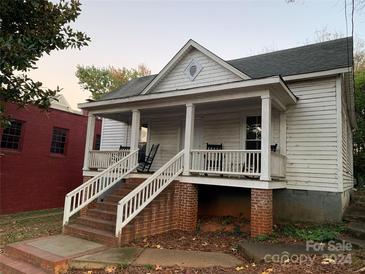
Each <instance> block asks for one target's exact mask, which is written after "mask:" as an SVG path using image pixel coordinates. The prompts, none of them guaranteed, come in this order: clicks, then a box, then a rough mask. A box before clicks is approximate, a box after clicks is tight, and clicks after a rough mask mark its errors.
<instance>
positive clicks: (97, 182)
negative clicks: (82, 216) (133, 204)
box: [63, 150, 138, 225]
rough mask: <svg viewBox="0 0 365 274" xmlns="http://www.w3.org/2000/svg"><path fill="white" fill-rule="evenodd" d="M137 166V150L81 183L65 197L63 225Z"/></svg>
mask: <svg viewBox="0 0 365 274" xmlns="http://www.w3.org/2000/svg"><path fill="white" fill-rule="evenodd" d="M137 166H138V150H135V151H133V152H132V153H130V154H128V155H127V156H126V157H124V158H123V159H121V160H119V161H117V162H116V163H115V164H113V165H112V166H110V167H108V168H107V169H106V170H104V171H103V172H101V173H99V174H98V175H97V176H95V177H93V178H91V179H90V180H89V181H87V182H85V183H83V184H82V185H81V186H79V187H78V188H76V189H74V190H72V191H71V192H69V193H68V194H67V195H66V198H65V208H64V213H63V225H65V224H66V223H67V222H68V220H69V218H70V217H71V216H72V215H73V214H75V213H76V212H78V211H79V210H80V209H81V208H83V207H85V206H86V205H88V204H89V203H90V202H92V201H93V200H95V199H96V198H97V197H99V196H100V195H101V194H102V193H104V192H105V191H107V190H108V189H109V188H111V187H112V186H113V185H115V184H116V183H117V182H119V181H120V180H121V179H122V178H123V177H125V176H126V175H127V174H129V173H130V172H131V171H133V170H134V169H135V168H137Z"/></svg>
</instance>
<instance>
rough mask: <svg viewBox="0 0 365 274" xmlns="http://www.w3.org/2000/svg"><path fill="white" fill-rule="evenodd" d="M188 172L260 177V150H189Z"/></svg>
mask: <svg viewBox="0 0 365 274" xmlns="http://www.w3.org/2000/svg"><path fill="white" fill-rule="evenodd" d="M190 153H191V168H190V172H198V173H213V174H227V175H250V176H260V173H261V161H260V159H261V151H260V150H202V149H193V150H191V152H190Z"/></svg>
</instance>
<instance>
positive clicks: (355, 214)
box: [343, 206, 365, 222]
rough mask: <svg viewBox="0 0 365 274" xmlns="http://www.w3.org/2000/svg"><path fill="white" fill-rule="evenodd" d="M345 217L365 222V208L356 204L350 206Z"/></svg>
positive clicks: (346, 219) (345, 218) (349, 219)
mask: <svg viewBox="0 0 365 274" xmlns="http://www.w3.org/2000/svg"><path fill="white" fill-rule="evenodd" d="M343 219H344V220H345V221H349V222H351V221H358V222H365V208H363V207H355V206H351V207H348V208H347V209H346V211H345V214H344V216H343Z"/></svg>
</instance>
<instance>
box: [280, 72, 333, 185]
mask: <svg viewBox="0 0 365 274" xmlns="http://www.w3.org/2000/svg"><path fill="white" fill-rule="evenodd" d="M289 87H290V89H291V90H292V92H293V93H294V94H295V95H296V96H297V97H298V98H299V100H298V102H297V104H296V105H294V106H292V107H290V108H289V109H288V111H287V173H286V174H287V175H286V178H287V180H288V188H293V189H306V190H323V191H338V188H339V185H338V175H337V174H338V172H337V120H336V79H335V78H333V79H326V80H317V81H306V82H300V83H294V84H290V85H289Z"/></svg>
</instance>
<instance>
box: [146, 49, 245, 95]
mask: <svg viewBox="0 0 365 274" xmlns="http://www.w3.org/2000/svg"><path fill="white" fill-rule="evenodd" d="M192 59H194V60H196V61H197V62H198V63H199V64H201V65H202V66H203V69H202V71H200V73H199V74H198V76H197V77H196V78H195V79H194V80H193V81H191V80H190V79H189V78H188V76H187V75H185V72H184V71H185V69H186V67H187V66H188V65H189V63H190V62H191V60H192ZM238 80H242V79H241V78H240V77H238V76H237V75H235V74H233V73H232V72H231V71H229V70H227V69H226V68H224V67H222V66H221V65H219V64H218V63H217V62H215V61H213V60H212V59H210V58H209V57H208V56H206V55H204V54H203V53H201V52H200V51H198V50H196V49H192V50H190V51H189V52H188V53H187V54H186V55H185V56H184V57H183V58H182V59H181V60H180V62H178V64H177V65H176V66H175V67H174V68H172V69H171V71H170V72H169V73H167V75H166V76H165V77H164V78H163V79H162V80H160V82H159V83H158V84H157V86H156V87H154V88H153V90H152V91H151V92H152V93H154V92H164V91H171V90H176V89H186V88H193V87H201V86H209V85H215V84H222V83H227V82H233V81H238Z"/></svg>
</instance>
